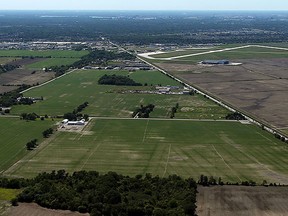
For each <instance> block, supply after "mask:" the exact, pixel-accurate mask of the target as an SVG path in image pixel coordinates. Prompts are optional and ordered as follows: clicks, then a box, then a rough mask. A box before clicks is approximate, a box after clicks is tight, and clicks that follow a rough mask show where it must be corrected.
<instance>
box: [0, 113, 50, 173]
mask: <svg viewBox="0 0 288 216" xmlns="http://www.w3.org/2000/svg"><path fill="white" fill-rule="evenodd" d="M51 125H52V122H51V121H35V122H34V121H30V122H26V121H21V120H19V119H17V118H16V119H15V118H0V137H1V142H0V143H1V144H0V174H1V173H2V172H3V170H5V169H7V168H8V167H9V166H11V165H12V164H13V163H15V162H16V161H18V160H20V159H21V158H22V157H23V156H24V155H25V154H26V153H27V150H26V146H25V145H26V143H27V142H29V141H31V140H32V139H38V140H41V139H42V132H43V131H44V130H46V129H48V128H49V127H50V126H51Z"/></svg>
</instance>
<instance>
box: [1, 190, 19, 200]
mask: <svg viewBox="0 0 288 216" xmlns="http://www.w3.org/2000/svg"><path fill="white" fill-rule="evenodd" d="M19 193H20V190H17V189H6V188H0V200H2V201H10V200H11V199H13V198H15V197H16V196H17V195H18V194H19Z"/></svg>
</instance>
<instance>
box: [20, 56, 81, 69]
mask: <svg viewBox="0 0 288 216" xmlns="http://www.w3.org/2000/svg"><path fill="white" fill-rule="evenodd" d="M79 60H80V59H79V58H49V59H45V60H43V61H40V62H36V63H33V64H28V65H26V66H25V68H28V69H42V68H48V67H52V66H61V65H71V64H73V63H74V62H76V61H79Z"/></svg>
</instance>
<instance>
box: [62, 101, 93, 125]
mask: <svg viewBox="0 0 288 216" xmlns="http://www.w3.org/2000/svg"><path fill="white" fill-rule="evenodd" d="M88 105H89V103H88V102H84V103H83V104H80V105H79V106H78V107H77V108H76V109H74V110H73V112H69V113H65V114H64V115H63V118H64V119H68V120H69V121H77V120H78V119H80V118H84V119H85V120H86V121H87V120H88V119H89V115H87V114H84V115H83V114H82V113H80V112H82V111H83V110H84V109H85V108H86V107H87V106H88Z"/></svg>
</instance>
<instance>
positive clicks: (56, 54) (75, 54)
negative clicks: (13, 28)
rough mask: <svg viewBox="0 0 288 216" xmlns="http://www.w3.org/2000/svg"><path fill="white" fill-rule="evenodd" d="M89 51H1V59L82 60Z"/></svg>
mask: <svg viewBox="0 0 288 216" xmlns="http://www.w3.org/2000/svg"><path fill="white" fill-rule="evenodd" d="M88 53H89V52H88V51H74V50H45V51H35V50H0V57H22V56H33V57H50V56H51V58H81V57H82V56H84V55H87V54H88Z"/></svg>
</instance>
